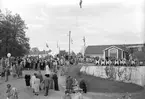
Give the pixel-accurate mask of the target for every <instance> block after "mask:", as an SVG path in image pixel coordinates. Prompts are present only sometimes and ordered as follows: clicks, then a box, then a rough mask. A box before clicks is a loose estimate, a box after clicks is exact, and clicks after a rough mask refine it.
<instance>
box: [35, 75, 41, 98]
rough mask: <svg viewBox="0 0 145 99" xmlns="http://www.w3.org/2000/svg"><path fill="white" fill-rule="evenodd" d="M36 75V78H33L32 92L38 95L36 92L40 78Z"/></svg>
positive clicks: (37, 91)
mask: <svg viewBox="0 0 145 99" xmlns="http://www.w3.org/2000/svg"><path fill="white" fill-rule="evenodd" d="M35 76H36V79H35V80H34V93H35V95H37V96H38V93H39V89H40V79H39V78H38V76H37V75H35Z"/></svg>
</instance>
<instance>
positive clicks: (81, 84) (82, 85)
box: [79, 79, 87, 93]
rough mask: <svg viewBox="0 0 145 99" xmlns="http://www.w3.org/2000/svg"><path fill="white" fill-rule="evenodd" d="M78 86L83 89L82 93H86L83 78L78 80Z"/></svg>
mask: <svg viewBox="0 0 145 99" xmlns="http://www.w3.org/2000/svg"><path fill="white" fill-rule="evenodd" d="M79 87H80V88H81V89H82V90H83V92H84V93H87V85H86V83H85V80H84V79H82V80H81V81H80V84H79Z"/></svg>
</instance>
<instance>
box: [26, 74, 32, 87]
mask: <svg viewBox="0 0 145 99" xmlns="http://www.w3.org/2000/svg"><path fill="white" fill-rule="evenodd" d="M30 79H31V76H30V75H28V74H26V75H25V82H26V86H30Z"/></svg>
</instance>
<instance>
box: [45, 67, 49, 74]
mask: <svg viewBox="0 0 145 99" xmlns="http://www.w3.org/2000/svg"><path fill="white" fill-rule="evenodd" d="M45 74H49V75H50V68H49V66H48V65H46V70H45Z"/></svg>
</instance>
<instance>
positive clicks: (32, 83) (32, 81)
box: [31, 75, 36, 89]
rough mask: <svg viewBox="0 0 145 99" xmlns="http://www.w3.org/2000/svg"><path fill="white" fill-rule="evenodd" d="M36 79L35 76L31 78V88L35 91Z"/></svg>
mask: <svg viewBox="0 0 145 99" xmlns="http://www.w3.org/2000/svg"><path fill="white" fill-rule="evenodd" d="M35 79H36V77H35V76H34V75H33V76H32V77H31V87H32V88H33V89H34V81H35Z"/></svg>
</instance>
